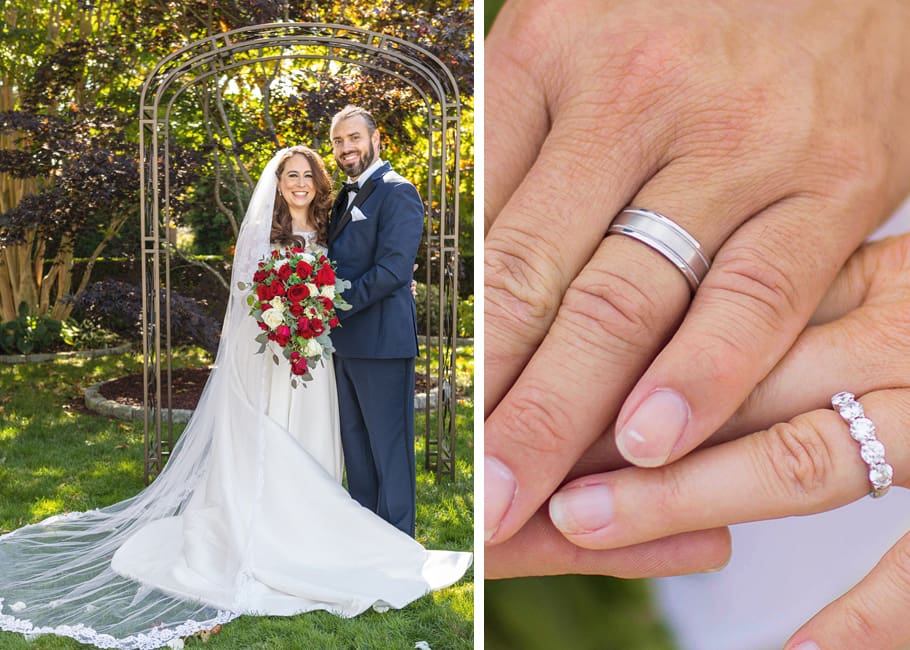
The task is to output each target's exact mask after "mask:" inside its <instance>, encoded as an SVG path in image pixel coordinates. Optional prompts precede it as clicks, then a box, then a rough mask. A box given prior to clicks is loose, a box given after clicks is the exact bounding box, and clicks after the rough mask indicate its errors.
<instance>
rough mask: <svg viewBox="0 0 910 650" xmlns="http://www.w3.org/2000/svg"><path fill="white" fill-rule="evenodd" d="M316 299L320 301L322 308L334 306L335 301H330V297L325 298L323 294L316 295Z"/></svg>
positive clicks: (327, 308)
mask: <svg viewBox="0 0 910 650" xmlns="http://www.w3.org/2000/svg"><path fill="white" fill-rule="evenodd" d="M316 300H318V301H319V302H320V303H322V307H323V309H325V310H326V311H329V310H330V309H331V308H332V307H334V306H335V303H333V302H332V299H331V298H326V297H325V296H317V297H316Z"/></svg>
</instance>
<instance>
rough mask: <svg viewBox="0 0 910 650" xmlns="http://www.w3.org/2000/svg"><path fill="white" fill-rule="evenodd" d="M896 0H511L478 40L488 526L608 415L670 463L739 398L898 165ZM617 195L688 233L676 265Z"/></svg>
mask: <svg viewBox="0 0 910 650" xmlns="http://www.w3.org/2000/svg"><path fill="white" fill-rule="evenodd" d="M908 24H910V5H908V4H907V3H906V2H901V1H898V0H857V1H856V2H851V3H837V4H836V6H832V5H831V4H830V3H824V2H810V3H792V2H787V1H785V0H778V1H777V2H770V3H769V2H739V3H713V4H711V5H710V6H706V4H705V3H703V2H697V1H695V0H690V1H682V2H674V3H647V2H629V1H623V2H618V1H610V0H565V1H563V2H553V1H552V0H510V2H508V3H506V5H505V7H504V9H503V13H502V15H501V16H500V17H499V18H498V19H497V22H496V23H495V24H494V26H493V28H492V30H491V32H490V36H489V38H488V39H487V49H486V53H487V57H486V64H487V78H486V80H487V89H488V90H487V97H486V103H485V114H486V116H487V119H486V131H485V133H486V165H485V174H486V195H485V206H484V212H485V226H486V228H487V234H486V238H485V242H484V244H485V271H484V275H485V277H484V283H485V317H484V318H485V336H486V340H485V359H484V368H485V384H484V390H485V395H484V399H485V409H486V413H485V417H486V421H485V453H486V455H487V456H486V458H485V463H484V472H485V474H484V475H485V495H484V502H485V518H484V519H485V520H484V527H485V537H486V539H487V540H488V542H490V543H493V544H495V543H501V542H503V541H504V540H506V539H508V538H509V537H511V536H512V535H514V534H515V533H516V532H517V531H518V530H519V529H520V528H521V526H522V525H523V524H524V523H525V522H526V521H527V520H528V519H529V518H530V517H531V516H532V514H533V513H534V512H536V511H537V510H538V508H540V507H541V505H542V504H543V503H544V502H545V500H546V499H547V498H548V497H549V496H550V494H551V493H552V492H553V491H554V490H555V489H556V488H557V487H558V486H559V485H560V483H561V482H562V481H563V480H564V478H565V477H566V475H567V473H568V472H569V471H570V469H571V468H572V466H573V465H574V464H575V463H576V462H577V461H578V459H579V458H580V457H581V456H582V454H583V452H584V451H585V450H586V449H587V448H588V447H589V446H590V445H591V444H592V443H593V442H594V441H595V440H597V438H598V437H599V436H601V435H604V434H605V432H607V431H608V430H609V428H610V427H611V426H612V424H613V422H616V423H617V426H616V430H617V435H616V439H617V442H618V445H619V448H620V449H621V450H622V453H623V455H624V456H625V457H626V458H627V459H629V460H631V461H632V462H633V463H635V464H637V465H640V466H658V465H663V464H665V463H668V462H672V461H674V460H676V459H678V458H680V457H681V456H683V455H685V454H686V453H688V452H689V451H690V450H692V449H694V448H696V447H697V446H698V445H699V444H701V443H702V442H703V441H704V440H705V439H706V438H708V436H709V435H711V434H712V433H713V432H714V431H715V430H717V429H718V427H720V426H721V425H722V424H723V423H724V422H725V421H727V420H728V419H729V418H730V416H731V415H732V414H733V413H734V412H735V411H736V409H737V407H738V406H739V405H740V404H741V403H742V402H743V400H744V399H746V397H747V396H748V395H749V394H750V392H751V391H752V389H753V388H754V387H755V386H756V384H757V383H758V382H759V381H760V380H761V379H762V378H763V377H765V376H766V375H767V374H768V372H770V370H771V369H772V368H773V367H774V365H775V364H776V363H777V361H778V360H779V359H780V358H781V357H782V356H783V355H784V354H785V353H786V351H787V350H788V349H789V347H790V345H791V344H792V342H793V341H794V340H795V339H796V337H797V336H798V335H799V333H800V331H802V329H803V328H804V327H805V325H806V323H807V321H808V319H809V317H810V315H811V314H812V312H813V310H814V309H815V307H816V305H817V304H818V302H819V300H820V299H821V296H822V295H823V293H824V291H825V289H826V288H827V287H828V286H829V285H830V283H831V281H832V280H833V278H834V276H835V274H836V273H837V270H838V269H839V268H840V266H841V265H842V264H843V262H844V261H845V260H846V259H847V257H848V256H849V254H850V253H851V252H852V250H853V249H855V248H856V247H857V246H858V245H859V244H860V242H861V241H862V240H863V238H864V237H865V236H866V235H867V234H868V232H869V231H871V229H872V227H873V226H874V224H875V223H877V222H878V221H880V220H881V219H882V218H884V216H886V215H887V214H889V213H890V212H891V211H892V210H893V208H894V206H895V205H896V204H897V202H898V200H899V199H900V198H902V197H903V196H904V195H905V194H906V193H907V190H908V189H910V188H908V183H910V124H908V112H907V109H906V105H905V102H903V101H902V100H900V99H899V98H901V97H906V96H910V39H907V38H906V33H907V26H908ZM630 204H634V205H638V206H641V207H645V208H649V209H652V210H657V211H659V212H662V213H664V214H666V215H667V216H668V217H670V218H671V219H673V220H675V221H676V222H678V223H679V224H680V225H681V226H682V227H684V228H685V229H686V230H687V231H689V232H690V233H691V234H692V235H693V236H695V237H696V238H698V239H699V241H700V242H701V244H702V246H703V247H704V250H705V252H706V253H707V254H708V255H709V256H712V257H713V266H712V267H711V270H710V271H709V272H708V274H707V277H706V278H705V280H704V282H703V283H702V284H701V286H700V288H699V289H698V292H697V294H696V295H695V297H694V300H692V302H691V305H690V298H691V295H690V290H689V287H688V285H687V284H686V282H685V280H684V279H683V276H682V274H680V273H679V271H678V270H677V268H675V267H674V266H673V265H672V264H671V263H670V262H669V261H668V260H667V259H665V258H663V257H662V256H661V255H659V254H658V253H656V252H655V251H654V250H652V249H650V248H648V247H646V246H644V245H642V244H641V243H640V242H637V241H634V240H632V239H630V238H627V237H623V236H621V235H617V236H611V237H608V238H606V239H604V233H605V232H606V230H607V226H608V224H609V223H610V222H611V220H612V219H613V217H614V216H615V215H616V214H617V213H619V212H620V211H621V210H622V209H623V208H624V207H625V206H627V205H630Z"/></svg>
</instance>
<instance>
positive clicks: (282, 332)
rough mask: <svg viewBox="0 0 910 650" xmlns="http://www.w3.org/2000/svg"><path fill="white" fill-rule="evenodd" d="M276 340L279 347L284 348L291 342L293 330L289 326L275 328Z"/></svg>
mask: <svg viewBox="0 0 910 650" xmlns="http://www.w3.org/2000/svg"><path fill="white" fill-rule="evenodd" d="M275 340H276V341H277V342H278V345H280V346H281V347H284V346H286V345H287V344H288V342H289V341H290V340H291V328H290V327H288V326H287V325H279V326H278V327H276V328H275Z"/></svg>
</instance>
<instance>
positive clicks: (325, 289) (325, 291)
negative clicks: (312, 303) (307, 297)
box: [319, 284, 335, 300]
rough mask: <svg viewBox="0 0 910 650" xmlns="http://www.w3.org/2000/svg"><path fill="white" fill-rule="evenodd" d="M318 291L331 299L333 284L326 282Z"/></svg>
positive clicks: (333, 291) (333, 292) (333, 289)
mask: <svg viewBox="0 0 910 650" xmlns="http://www.w3.org/2000/svg"><path fill="white" fill-rule="evenodd" d="M319 293H320V294H322V296H323V297H325V298H328V299H329V300H333V299H334V298H335V285H334V284H327V285H325V286H324V287H322V289H321V290H320V291H319Z"/></svg>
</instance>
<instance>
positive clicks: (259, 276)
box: [253, 269, 269, 282]
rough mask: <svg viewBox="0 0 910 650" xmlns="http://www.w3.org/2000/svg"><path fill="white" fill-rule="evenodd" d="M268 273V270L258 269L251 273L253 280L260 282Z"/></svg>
mask: <svg viewBox="0 0 910 650" xmlns="http://www.w3.org/2000/svg"><path fill="white" fill-rule="evenodd" d="M268 275H269V272H268V271H265V270H263V269H259V270H258V271H256V272H255V273H254V274H253V282H262V281H263V280H265V279H266V278H267V277H268Z"/></svg>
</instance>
